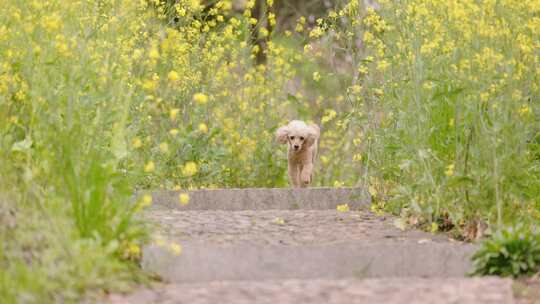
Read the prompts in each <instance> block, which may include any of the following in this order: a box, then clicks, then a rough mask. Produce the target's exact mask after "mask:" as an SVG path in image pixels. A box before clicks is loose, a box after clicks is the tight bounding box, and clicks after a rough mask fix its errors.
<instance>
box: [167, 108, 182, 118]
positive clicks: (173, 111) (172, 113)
mask: <svg viewBox="0 0 540 304" xmlns="http://www.w3.org/2000/svg"><path fill="white" fill-rule="evenodd" d="M179 112H180V109H178V108H174V109H170V110H169V118H170V119H171V120H175V119H176V116H178V113H179Z"/></svg>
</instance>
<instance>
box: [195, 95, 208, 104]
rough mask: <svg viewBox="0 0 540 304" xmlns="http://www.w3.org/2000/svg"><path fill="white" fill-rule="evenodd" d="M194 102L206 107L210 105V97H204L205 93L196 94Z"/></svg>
mask: <svg viewBox="0 0 540 304" xmlns="http://www.w3.org/2000/svg"><path fill="white" fill-rule="evenodd" d="M193 100H194V101H195V102H196V103H198V104H201V105H204V104H206V103H208V96H206V95H204V94H203V93H196V94H195V95H193Z"/></svg>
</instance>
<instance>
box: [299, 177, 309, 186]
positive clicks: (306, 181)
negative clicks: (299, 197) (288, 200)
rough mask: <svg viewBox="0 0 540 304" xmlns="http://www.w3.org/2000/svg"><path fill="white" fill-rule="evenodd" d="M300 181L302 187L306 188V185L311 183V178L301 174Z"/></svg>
mask: <svg viewBox="0 0 540 304" xmlns="http://www.w3.org/2000/svg"><path fill="white" fill-rule="evenodd" d="M301 179H302V184H303V185H304V186H307V185H309V184H310V183H311V176H310V175H308V174H305V175H304V174H302V178H301Z"/></svg>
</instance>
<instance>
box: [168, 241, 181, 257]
mask: <svg viewBox="0 0 540 304" xmlns="http://www.w3.org/2000/svg"><path fill="white" fill-rule="evenodd" d="M169 248H170V249H171V252H172V253H173V254H174V255H180V254H181V253H182V246H180V244H177V243H171V244H170V245H169Z"/></svg>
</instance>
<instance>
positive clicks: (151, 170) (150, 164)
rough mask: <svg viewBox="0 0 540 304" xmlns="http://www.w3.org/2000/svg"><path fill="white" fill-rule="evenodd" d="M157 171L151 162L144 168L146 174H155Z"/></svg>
mask: <svg viewBox="0 0 540 304" xmlns="http://www.w3.org/2000/svg"><path fill="white" fill-rule="evenodd" d="M155 169H156V165H155V164H154V162H153V161H149V162H148V163H146V165H145V166H144V172H146V173H150V172H153V171H154V170H155Z"/></svg>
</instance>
